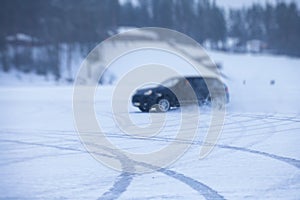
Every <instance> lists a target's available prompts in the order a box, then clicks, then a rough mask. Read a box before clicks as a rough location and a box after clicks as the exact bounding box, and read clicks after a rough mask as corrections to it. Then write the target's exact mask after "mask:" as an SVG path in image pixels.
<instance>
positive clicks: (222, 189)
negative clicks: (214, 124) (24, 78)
mask: <svg viewBox="0 0 300 200" xmlns="http://www.w3.org/2000/svg"><path fill="white" fill-rule="evenodd" d="M209 55H210V56H211V58H212V59H213V60H214V61H215V62H218V63H221V64H222V66H223V69H222V71H223V73H224V74H225V75H226V76H227V77H228V78H224V80H225V82H226V84H227V85H228V86H229V92H230V95H231V102H230V104H229V105H228V106H227V111H226V117H225V123H224V127H223V130H222V135H221V137H220V138H219V140H218V142H217V145H216V147H215V148H214V149H213V151H212V152H211V154H209V156H207V157H205V158H204V159H199V151H200V148H201V141H202V140H203V138H204V136H205V133H206V132H207V129H208V126H209V119H210V112H209V109H208V108H201V113H200V122H199V129H198V131H197V136H196V138H195V140H194V141H193V142H192V143H191V147H190V149H189V150H188V151H187V152H186V153H185V154H184V155H183V156H182V157H181V158H180V159H178V160H177V161H176V162H175V163H173V164H171V165H170V166H168V167H166V168H163V169H162V170H160V171H156V172H153V173H147V174H128V173H122V172H118V171H116V170H113V169H110V168H108V167H106V166H104V165H103V164H101V163H100V162H98V161H96V160H95V159H94V158H93V157H92V156H91V155H90V154H89V153H88V152H87V151H86V150H85V148H84V146H83V144H82V142H81V141H80V139H79V136H78V134H77V132H76V129H75V124H74V117H73V111H72V93H73V87H72V86H70V85H54V84H44V85H43V86H41V84H40V83H43V80H40V81H39V80H38V79H36V78H33V82H32V84H31V83H28V82H26V84H25V86H23V84H22V83H20V81H19V79H15V80H12V79H13V78H12V77H14V76H13V75H12V73H10V74H3V73H2V74H0V83H1V84H0V110H1V114H0V134H1V139H0V148H1V151H0V152H1V153H0V158H1V159H0V177H1V179H0V199H299V191H300V170H299V168H300V148H299V141H300V106H299V102H300V79H299V74H300V59H295V58H289V57H284V56H269V55H250V54H249V55H242V54H241V55H237V54H224V53H220V52H209ZM10 76H11V78H10ZM272 80H274V81H275V84H273V85H272V84H270V82H271V81H272ZM113 90H114V86H100V87H99V88H98V90H97V93H96V98H95V99H96V101H95V108H96V111H95V113H96V116H97V119H98V122H99V123H100V124H101V125H103V129H105V130H106V132H107V137H108V138H109V139H111V141H113V142H114V143H116V144H118V145H120V146H122V147H124V148H128V149H130V150H132V151H136V152H141V151H144V150H145V151H146V150H150V151H152V150H155V149H159V148H161V147H162V146H164V145H167V144H168V139H169V138H170V137H173V134H176V132H177V131H178V126H179V125H180V117H179V116H180V109H177V110H173V111H171V112H169V113H167V118H166V120H167V124H168V126H166V127H164V128H163V129H162V134H161V135H160V136H159V137H154V138H149V139H148V140H138V139H131V138H130V137H121V136H122V135H123V134H122V133H121V131H120V130H119V129H118V127H117V125H116V124H115V123H114V120H113V113H112V111H111V106H110V105H111V99H110V96H111V94H112V93H113ZM116 114H117V115H118V114H119V113H116ZM129 115H130V117H131V118H132V120H133V121H134V122H135V123H136V124H138V125H144V124H145V123H149V114H147V113H140V112H139V111H138V110H137V109H136V108H134V107H132V106H131V105H129ZM116 135H117V136H118V135H120V137H113V136H116Z"/></svg>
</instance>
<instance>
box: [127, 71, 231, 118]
mask: <svg viewBox="0 0 300 200" xmlns="http://www.w3.org/2000/svg"><path fill="white" fill-rule="evenodd" d="M207 85H209V87H208V86H207ZM191 90H192V92H193V95H191V94H190V93H191V92H189V91H191ZM175 94H176V95H175ZM178 96H180V98H178ZM195 98H196V99H195ZM213 99H222V101H221V102H223V103H222V104H224V103H228V102H229V93H228V88H227V86H226V85H225V84H224V83H223V82H222V81H220V80H219V79H217V78H206V77H205V78H204V77H200V76H194V77H174V78H170V79H168V80H166V81H164V82H162V83H161V84H160V85H158V86H156V87H151V88H144V89H139V90H137V91H136V93H135V94H134V95H133V97H132V104H133V105H134V106H136V107H138V108H139V109H140V110H141V111H142V112H149V110H151V109H156V110H157V111H160V112H166V111H168V110H169V109H170V108H173V107H179V106H180V105H184V104H190V103H198V104H199V105H203V104H207V103H208V104H209V103H210V102H211V101H212V100H213Z"/></svg>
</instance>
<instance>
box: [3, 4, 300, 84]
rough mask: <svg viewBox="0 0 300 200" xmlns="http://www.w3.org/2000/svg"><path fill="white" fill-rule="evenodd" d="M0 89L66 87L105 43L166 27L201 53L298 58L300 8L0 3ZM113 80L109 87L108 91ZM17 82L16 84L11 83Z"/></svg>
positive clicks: (214, 5) (299, 50)
mask: <svg viewBox="0 0 300 200" xmlns="http://www.w3.org/2000/svg"><path fill="white" fill-rule="evenodd" d="M0 4H1V6H0V79H1V81H0V84H8V83H11V82H18V81H25V82H37V83H45V82H51V83H56V84H62V83H67V84H68V83H72V82H73V80H74V78H75V75H76V72H77V69H78V68H79V66H80V64H81V62H82V60H83V59H84V58H85V57H86V56H87V54H88V53H89V52H90V51H91V50H92V49H93V48H94V47H95V46H96V45H97V44H99V43H100V42H101V41H103V40H105V39H107V38H108V37H110V36H112V35H114V34H116V33H120V32H122V31H126V30H129V29H132V28H137V27H147V26H152V27H165V28H170V29H174V30H177V31H180V32H182V33H185V34H187V35H188V36H190V37H192V38H193V39H194V40H196V41H197V42H199V43H200V44H202V45H203V46H204V47H205V48H206V49H208V50H213V51H222V52H229V53H238V54H248V53H251V54H271V55H277V54H280V55H285V56H291V57H299V56H300V40H299V34H300V12H299V8H298V0H294V1H293V0H286V1H282V0H268V1H256V0H247V1H229V0H188V1H187V0H86V1H81V0H45V1H40V0H26V1H24V0H1V1H0ZM111 79H113V75H110V78H108V80H109V81H108V82H109V83H111V82H112V80H111ZM12 80H15V81H12Z"/></svg>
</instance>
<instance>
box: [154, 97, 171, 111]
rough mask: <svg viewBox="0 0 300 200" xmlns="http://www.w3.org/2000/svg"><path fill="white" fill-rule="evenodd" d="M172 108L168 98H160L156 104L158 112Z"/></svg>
mask: <svg viewBox="0 0 300 200" xmlns="http://www.w3.org/2000/svg"><path fill="white" fill-rule="evenodd" d="M170 108H171V104H170V101H169V100H168V99H167V98H161V99H159V100H158V102H157V105H156V110H157V111H158V112H167V111H168V110H170Z"/></svg>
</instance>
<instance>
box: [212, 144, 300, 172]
mask: <svg viewBox="0 0 300 200" xmlns="http://www.w3.org/2000/svg"><path fill="white" fill-rule="evenodd" d="M216 147H219V148H222V149H231V150H236V151H242V152H247V153H251V154H256V155H261V156H265V157H268V158H272V159H275V160H278V161H281V162H285V163H287V164H289V165H292V166H294V167H296V168H298V169H300V160H297V159H294V158H289V157H284V156H278V155H276V154H271V153H267V152H263V151H258V150H253V149H247V148H243V147H235V146H228V145H220V144H219V145H216Z"/></svg>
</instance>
